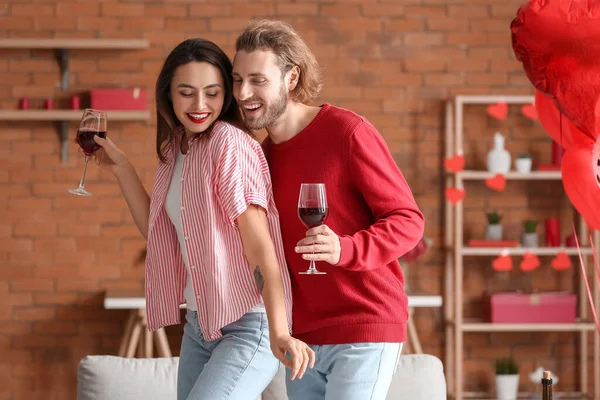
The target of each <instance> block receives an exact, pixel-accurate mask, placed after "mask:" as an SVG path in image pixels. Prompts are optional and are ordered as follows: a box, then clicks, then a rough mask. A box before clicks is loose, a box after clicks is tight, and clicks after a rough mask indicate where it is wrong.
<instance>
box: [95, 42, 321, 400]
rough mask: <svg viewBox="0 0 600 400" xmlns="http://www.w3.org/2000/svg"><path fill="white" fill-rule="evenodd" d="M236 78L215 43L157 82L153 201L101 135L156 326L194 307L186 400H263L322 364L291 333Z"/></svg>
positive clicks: (279, 261) (184, 47)
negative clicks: (137, 240)
mask: <svg viewBox="0 0 600 400" xmlns="http://www.w3.org/2000/svg"><path fill="white" fill-rule="evenodd" d="M231 73H232V65H231V62H230V61H229V59H228V58H227V56H226V55H225V53H224V52H223V51H222V50H221V49H220V48H219V47H218V46H216V45H215V44H214V43H212V42H209V41H207V40H203V39H189V40H186V41H184V42H183V43H181V44H180V45H178V46H177V47H176V48H175V49H174V50H173V51H172V52H171V54H170V55H169V56H168V57H167V59H166V61H165V63H164V66H163V68H162V70H161V72H160V75H159V77H158V80H157V83H156V108H157V141H156V151H157V154H158V158H159V160H160V162H159V165H158V170H157V173H156V178H155V181H154V187H153V191H152V196H151V197H149V196H148V194H147V193H146V191H145V189H144V187H143V185H142V182H141V180H140V179H139V177H138V175H137V173H136V171H135V169H134V167H133V166H132V164H131V163H130V162H129V160H128V159H127V157H126V155H125V154H124V153H123V152H122V151H121V150H119V149H118V148H117V147H116V146H115V144H114V143H113V142H112V141H111V140H110V138H107V139H101V138H99V137H96V141H97V142H98V144H100V145H101V146H102V150H101V151H100V152H98V155H97V156H96V158H97V160H98V163H99V165H100V166H102V167H104V168H105V169H107V170H109V171H111V172H112V173H113V174H114V175H115V176H116V178H117V180H118V182H119V184H120V186H121V190H122V192H123V195H124V196H125V199H126V200H127V204H128V206H129V209H130V211H131V214H132V216H133V219H134V221H135V223H136V225H137V226H138V228H139V230H140V232H141V233H142V235H143V236H144V237H145V238H146V239H147V241H148V247H147V257H146V301H147V307H146V309H147V317H148V328H149V329H150V330H155V329H158V328H160V327H164V326H168V325H173V324H177V323H179V322H180V318H179V315H180V314H179V305H180V304H182V303H186V304H187V315H186V319H187V323H186V324H185V327H184V336H183V341H182V345H181V354H180V360H179V372H178V384H177V398H178V399H179V400H183V399H190V400H197V399H206V400H208V399H210V400H221V399H228V400H233V399H256V398H257V397H258V396H259V395H260V393H261V392H262V391H263V389H264V388H265V387H266V386H267V385H268V384H269V382H270V381H271V380H272V378H273V376H274V375H275V373H276V372H277V369H278V368H279V361H281V362H282V363H284V364H285V365H286V366H287V367H289V368H290V369H291V371H292V375H293V376H294V377H296V376H297V377H298V378H301V377H302V375H303V374H304V372H305V371H306V368H307V367H308V365H309V364H310V365H311V368H312V365H314V352H313V351H312V350H311V349H310V348H309V347H308V346H307V345H306V344H305V343H303V342H301V341H299V340H296V339H294V338H292V337H291V336H290V333H289V332H290V330H291V315H290V313H291V293H290V279H289V275H288V272H287V267H286V264H285V256H284V253H283V245H282V241H281V233H280V228H279V219H278V213H277V209H276V207H275V203H274V200H273V195H272V192H271V182H270V175H269V169H268V166H267V163H266V161H265V158H264V155H263V153H262V149H261V147H260V144H259V143H258V142H257V141H256V140H254V139H253V138H252V137H251V136H250V135H249V134H248V133H247V132H246V131H244V130H243V122H242V120H241V117H240V113H239V108H238V105H237V103H236V102H235V100H234V99H233V92H232V85H233V83H232V75H231ZM263 300H264V303H263ZM267 317H268V318H267ZM267 319H268V323H267ZM288 356H289V358H288ZM278 360H279V361H278Z"/></svg>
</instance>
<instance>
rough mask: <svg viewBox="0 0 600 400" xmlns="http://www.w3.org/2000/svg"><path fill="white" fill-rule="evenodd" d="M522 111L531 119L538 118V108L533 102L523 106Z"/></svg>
mask: <svg viewBox="0 0 600 400" xmlns="http://www.w3.org/2000/svg"><path fill="white" fill-rule="evenodd" d="M521 113H523V115H524V116H525V117H527V118H529V119H533V120H537V119H538V113H537V109H536V108H535V105H533V104H526V105H524V106H523V107H521Z"/></svg>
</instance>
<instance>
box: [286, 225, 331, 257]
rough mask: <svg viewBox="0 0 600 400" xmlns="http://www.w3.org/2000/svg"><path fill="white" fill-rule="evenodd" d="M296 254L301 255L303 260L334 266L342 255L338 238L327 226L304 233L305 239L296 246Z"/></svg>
mask: <svg viewBox="0 0 600 400" xmlns="http://www.w3.org/2000/svg"><path fill="white" fill-rule="evenodd" d="M296 253H302V258H303V259H305V260H314V261H326V262H328V263H329V264H331V265H336V264H337V263H338V262H340V255H341V253H342V248H341V246H340V238H339V236H338V235H336V234H335V232H334V231H332V230H331V229H330V228H329V227H328V226H327V225H319V226H317V227H314V228H311V229H309V230H308V231H306V237H305V238H304V239H302V240H301V241H299V242H298V244H297V245H296ZM313 253H314V254H313Z"/></svg>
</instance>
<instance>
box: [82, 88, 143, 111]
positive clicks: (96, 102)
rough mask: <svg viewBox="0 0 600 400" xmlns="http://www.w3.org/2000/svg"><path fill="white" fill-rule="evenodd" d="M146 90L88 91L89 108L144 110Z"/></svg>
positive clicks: (103, 89)
mask: <svg viewBox="0 0 600 400" xmlns="http://www.w3.org/2000/svg"><path fill="white" fill-rule="evenodd" d="M147 101H148V96H147V92H146V89H140V88H129V89H125V88H102V89H92V90H90V106H91V108H93V109H96V110H130V111H131V110H146V109H147V108H148V106H147V104H146V103H147Z"/></svg>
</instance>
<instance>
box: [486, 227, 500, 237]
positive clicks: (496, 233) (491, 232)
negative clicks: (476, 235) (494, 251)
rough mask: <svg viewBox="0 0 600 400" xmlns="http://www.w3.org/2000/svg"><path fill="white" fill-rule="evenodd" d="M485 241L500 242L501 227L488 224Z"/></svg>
mask: <svg viewBox="0 0 600 400" xmlns="http://www.w3.org/2000/svg"><path fill="white" fill-rule="evenodd" d="M485 239H486V240H502V225H500V224H489V225H488V226H487V228H486V229H485Z"/></svg>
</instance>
